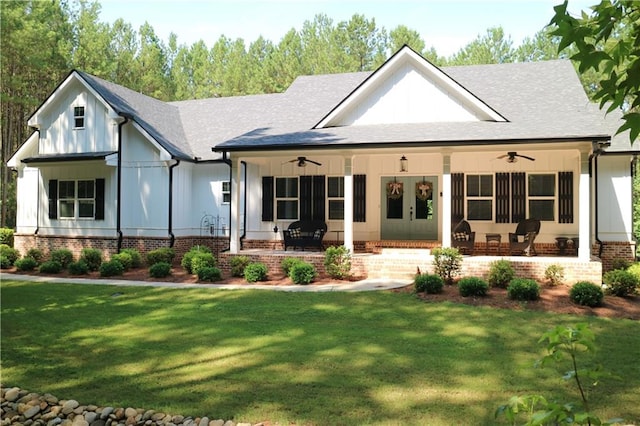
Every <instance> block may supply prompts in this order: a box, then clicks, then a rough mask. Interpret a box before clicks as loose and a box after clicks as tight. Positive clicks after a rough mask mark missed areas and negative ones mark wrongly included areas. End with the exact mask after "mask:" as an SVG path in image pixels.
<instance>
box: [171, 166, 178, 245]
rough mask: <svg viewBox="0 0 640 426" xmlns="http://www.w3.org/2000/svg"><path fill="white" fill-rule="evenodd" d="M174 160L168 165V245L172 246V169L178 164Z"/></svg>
mask: <svg viewBox="0 0 640 426" xmlns="http://www.w3.org/2000/svg"><path fill="white" fill-rule="evenodd" d="M174 160H175V161H176V162H175V163H173V164H172V165H170V166H169V224H168V231H169V247H173V244H174V243H175V241H176V236H175V235H174V234H173V169H174V168H175V167H176V166H177V165H178V164H180V160H178V159H177V158H174Z"/></svg>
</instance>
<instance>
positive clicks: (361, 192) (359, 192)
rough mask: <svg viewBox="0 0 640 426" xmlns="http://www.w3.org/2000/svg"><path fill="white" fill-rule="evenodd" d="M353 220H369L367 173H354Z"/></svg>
mask: <svg viewBox="0 0 640 426" xmlns="http://www.w3.org/2000/svg"><path fill="white" fill-rule="evenodd" d="M353 221H354V222H366V221H367V175H353Z"/></svg>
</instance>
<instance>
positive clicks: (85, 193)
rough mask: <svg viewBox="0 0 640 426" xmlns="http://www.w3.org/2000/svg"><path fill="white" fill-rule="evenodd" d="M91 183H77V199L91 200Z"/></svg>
mask: <svg viewBox="0 0 640 426" xmlns="http://www.w3.org/2000/svg"><path fill="white" fill-rule="evenodd" d="M93 189H94V185H93V181H92V180H79V181H78V198H93Z"/></svg>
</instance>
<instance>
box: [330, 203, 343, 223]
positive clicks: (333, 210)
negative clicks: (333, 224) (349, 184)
mask: <svg viewBox="0 0 640 426" xmlns="http://www.w3.org/2000/svg"><path fill="white" fill-rule="evenodd" d="M329 219H336V220H337V219H344V201H342V200H329Z"/></svg>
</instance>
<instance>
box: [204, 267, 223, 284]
mask: <svg viewBox="0 0 640 426" xmlns="http://www.w3.org/2000/svg"><path fill="white" fill-rule="evenodd" d="M198 279H199V280H200V281H210V282H215V281H220V280H221V279H222V272H220V269H218V268H216V267H215V266H205V267H203V268H200V269H199V270H198Z"/></svg>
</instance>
